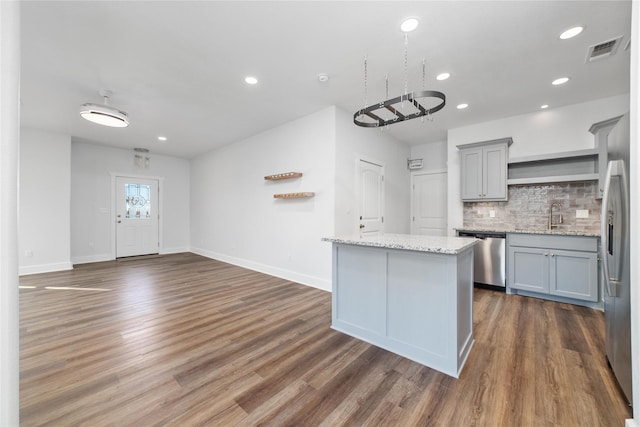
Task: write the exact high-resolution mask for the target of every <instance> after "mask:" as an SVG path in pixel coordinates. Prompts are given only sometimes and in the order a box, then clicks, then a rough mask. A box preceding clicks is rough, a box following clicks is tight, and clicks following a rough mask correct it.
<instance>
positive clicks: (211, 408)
mask: <svg viewBox="0 0 640 427" xmlns="http://www.w3.org/2000/svg"><path fill="white" fill-rule="evenodd" d="M20 282H21V286H23V287H24V288H23V289H21V296H20V298H21V299H20V304H21V305H20V310H21V330H20V332H21V338H20V340H21V372H20V385H21V391H20V402H21V425H23V426H40V425H46V426H76V425H82V426H152V425H174V426H200V425H202V426H205V425H206V426H232V425H278V426H280V425H283V426H284V425H290V426H315V425H325V426H342V425H344V426H360V425H371V426H430V425H434V426H435V425H438V426H554V425H557V426H623V425H624V419H625V418H627V417H630V416H631V411H630V409H629V407H628V406H627V404H626V403H625V401H624V400H623V398H622V395H621V393H620V391H619V389H618V387H617V385H616V383H615V380H614V378H613V376H612V374H611V372H610V371H609V369H608V367H607V362H606V359H605V357H604V342H603V337H604V317H603V314H602V313H601V312H598V311H594V310H591V309H587V308H583V307H577V306H572V305H566V304H558V303H554V302H548V301H543V300H537V299H533V298H525V297H520V296H511V295H505V294H504V293H497V292H494V291H490V290H483V289H477V290H476V292H475V298H474V326H475V339H476V343H475V346H474V347H473V349H472V351H471V354H470V356H469V359H468V361H467V364H466V366H465V368H464V370H463V371H462V375H461V377H460V379H458V380H456V379H453V378H451V377H448V376H446V375H444V374H441V373H438V372H436V371H434V370H432V369H429V368H426V367H424V366H422V365H420V364H418V363H415V362H411V361H409V360H407V359H404V358H402V357H400V356H396V355H394V354H392V353H389V352H387V351H384V350H381V349H379V348H377V347H374V346H371V345H369V344H366V343H364V342H362V341H358V340H356V339H354V338H351V337H348V336H346V335H343V334H341V333H338V332H335V331H332V330H331V329H330V324H331V295H330V294H329V293H327V292H323V291H320V290H317V289H313V288H310V287H306V286H303V285H300V284H296V283H292V282H288V281H286V280H283V279H278V278H274V277H271V276H267V275H264V274H260V273H256V272H253V271H249V270H244V269H242V268H239V267H235V266H232V265H229V264H225V263H222V262H218V261H214V260H210V259H207V258H204V257H201V256H198V255H194V254H177V255H168V256H161V257H156V258H149V259H137V260H130V261H113V262H105V263H96V264H85V265H80V266H77V267H76V268H75V269H74V270H73V271H69V272H59V273H49V274H40V275H32V276H23V277H22V278H21V281H20Z"/></svg>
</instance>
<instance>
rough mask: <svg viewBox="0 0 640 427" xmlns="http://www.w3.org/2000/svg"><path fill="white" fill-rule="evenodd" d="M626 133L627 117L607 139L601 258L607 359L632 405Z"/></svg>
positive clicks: (627, 116) (627, 115)
mask: <svg viewBox="0 0 640 427" xmlns="http://www.w3.org/2000/svg"><path fill="white" fill-rule="evenodd" d="M629 132H630V131H629V114H628V113H627V114H626V115H624V116H623V117H622V118H621V119H620V120H619V121H618V123H617V124H616V125H615V127H614V128H613V129H612V130H611V132H610V133H609V137H608V148H607V151H608V160H609V164H608V167H607V178H606V181H605V187H604V195H603V197H602V216H601V218H602V238H601V241H602V246H601V251H602V256H601V258H602V261H603V262H602V268H603V274H604V286H603V287H604V314H605V319H606V352H607V358H608V360H609V364H610V365H611V368H612V369H613V372H614V374H615V376H616V378H617V380H618V384H620V387H621V388H622V390H623V392H624V394H625V396H626V397H627V399H628V401H629V402H631V296H630V284H631V280H630V257H629V239H630V230H629V221H630V214H629V205H630V200H629V197H630V193H629V159H630V156H629V145H630V141H629V140H630V135H629Z"/></svg>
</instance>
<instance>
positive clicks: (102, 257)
mask: <svg viewBox="0 0 640 427" xmlns="http://www.w3.org/2000/svg"><path fill="white" fill-rule="evenodd" d="M103 261H113V257H112V256H111V254H97V255H85V256H79V257H72V258H71V262H72V263H73V264H88V263H90V262H103Z"/></svg>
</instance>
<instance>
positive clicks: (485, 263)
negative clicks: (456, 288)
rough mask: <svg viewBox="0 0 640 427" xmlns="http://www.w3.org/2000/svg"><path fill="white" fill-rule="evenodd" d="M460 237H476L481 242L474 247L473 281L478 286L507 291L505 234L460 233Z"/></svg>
mask: <svg viewBox="0 0 640 427" xmlns="http://www.w3.org/2000/svg"><path fill="white" fill-rule="evenodd" d="M458 236H460V237H475V238H476V239H480V240H481V242H479V243H478V244H476V245H475V246H474V253H473V275H474V279H473V281H474V282H475V283H476V284H480V285H487V286H491V287H500V288H503V289H506V280H505V275H506V268H505V264H506V253H505V251H506V249H505V238H506V234H505V233H493V232H484V231H458Z"/></svg>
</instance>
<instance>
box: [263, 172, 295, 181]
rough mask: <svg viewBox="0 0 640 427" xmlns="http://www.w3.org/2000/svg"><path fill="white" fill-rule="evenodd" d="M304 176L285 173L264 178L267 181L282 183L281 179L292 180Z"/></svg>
mask: <svg viewBox="0 0 640 427" xmlns="http://www.w3.org/2000/svg"><path fill="white" fill-rule="evenodd" d="M301 176H302V172H285V173H277V174H275V175H267V176H265V177H264V179H266V180H267V181H280V180H281V179H291V178H300V177H301Z"/></svg>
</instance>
